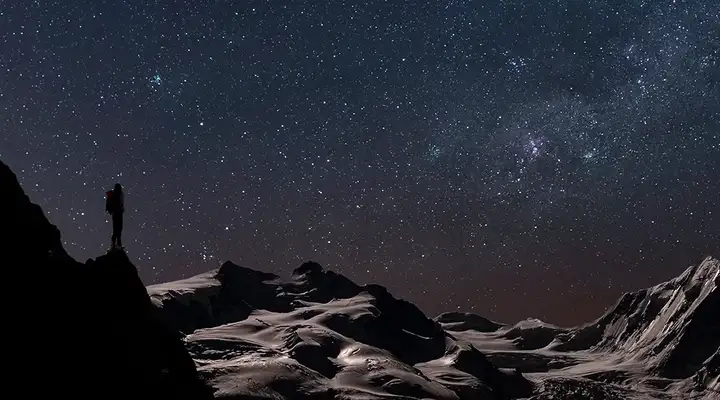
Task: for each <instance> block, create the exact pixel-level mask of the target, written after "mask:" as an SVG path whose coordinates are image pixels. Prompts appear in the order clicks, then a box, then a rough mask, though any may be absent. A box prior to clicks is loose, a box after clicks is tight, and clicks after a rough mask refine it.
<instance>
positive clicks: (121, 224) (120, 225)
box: [117, 213, 123, 247]
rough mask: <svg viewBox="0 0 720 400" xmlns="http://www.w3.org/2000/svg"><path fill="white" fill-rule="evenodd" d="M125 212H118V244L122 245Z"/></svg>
mask: <svg viewBox="0 0 720 400" xmlns="http://www.w3.org/2000/svg"><path fill="white" fill-rule="evenodd" d="M122 230H123V213H118V230H117V245H118V247H122Z"/></svg>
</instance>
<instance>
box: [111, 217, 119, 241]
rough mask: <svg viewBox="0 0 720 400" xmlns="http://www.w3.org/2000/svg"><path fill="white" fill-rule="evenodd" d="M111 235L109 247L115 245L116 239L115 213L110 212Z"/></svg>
mask: <svg viewBox="0 0 720 400" xmlns="http://www.w3.org/2000/svg"><path fill="white" fill-rule="evenodd" d="M111 216H112V237H111V239H110V240H112V244H111V245H110V247H111V248H114V247H115V242H116V241H117V219H116V218H115V215H114V214H112V215H111Z"/></svg>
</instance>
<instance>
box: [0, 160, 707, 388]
mask: <svg viewBox="0 0 720 400" xmlns="http://www.w3.org/2000/svg"><path fill="white" fill-rule="evenodd" d="M0 187H2V189H3V190H2V192H0V221H2V223H1V224H0V237H2V238H3V240H2V241H0V246H1V247H0V251H1V252H2V254H3V256H4V262H5V264H3V265H5V266H7V267H8V268H6V269H5V270H6V282H9V283H10V285H8V288H6V291H5V293H8V295H7V296H6V299H5V302H4V303H3V304H5V305H7V307H6V309H5V315H6V321H7V322H6V328H5V329H4V330H3V331H2V332H3V339H4V342H5V343H7V344H9V346H7V348H6V358H5V359H6V360H7V362H8V366H9V368H8V372H6V373H5V374H4V378H5V381H4V383H5V387H6V389H7V391H8V392H15V393H27V394H28V396H30V395H32V396H33V397H39V398H50V397H53V398H55V397H67V396H71V397H73V398H81V399H82V398H97V397H113V398H116V397H117V398H161V399H162V398H167V399H204V398H212V397H215V398H226V399H230V398H232V399H453V400H454V399H515V398H517V399H531V400H549V399H557V400H561V399H641V398H642V399H704V400H711V399H712V400H717V399H720V383H719V376H720V350H719V349H720V325H719V323H720V292H718V289H717V288H718V284H719V283H720V278H719V277H718V276H719V274H720V261H718V260H717V259H714V258H710V257H708V258H706V259H705V260H704V261H702V262H701V263H699V264H698V265H696V266H693V267H690V268H688V269H687V270H686V271H685V272H684V273H683V274H681V275H680V276H678V277H677V278H675V279H672V280H670V281H668V282H665V283H662V284H659V285H656V286H654V287H651V288H648V289H645V290H641V291H638V292H634V293H628V294H625V295H624V296H622V298H621V299H620V300H619V301H618V302H617V303H616V304H615V305H614V306H613V307H611V308H610V309H609V310H608V312H606V313H605V314H604V315H603V316H601V317H600V318H598V319H597V320H596V321H593V322H591V323H589V324H586V325H584V326H581V327H577V328H572V329H567V328H561V327H557V326H554V325H551V324H547V323H544V322H543V321H539V320H536V319H528V320H526V321H521V322H519V323H517V324H514V325H504V324H500V323H497V322H494V321H490V320H488V319H486V318H483V317H481V316H478V315H474V314H467V313H458V312H452V313H445V314H441V315H440V316H438V317H436V318H435V319H430V318H428V317H427V316H426V315H424V314H423V313H422V312H421V311H420V310H419V309H418V308H417V307H415V306H414V305H413V304H411V303H409V302H406V301H404V300H401V299H398V298H396V297H394V296H393V295H392V294H390V293H389V292H388V291H387V290H386V289H385V288H383V287H381V286H378V285H364V286H360V285H357V284H355V283H353V282H352V281H350V280H349V279H347V278H346V277H344V276H342V275H339V274H336V273H334V272H332V271H327V270H324V269H323V268H322V267H321V266H320V265H318V264H317V263H314V262H307V263H305V264H303V265H301V266H300V267H299V268H297V269H296V270H295V271H293V273H292V274H291V275H290V276H288V277H280V276H277V275H274V274H269V273H265V272H259V271H255V270H252V269H248V268H244V267H241V266H238V265H235V264H233V263H230V262H226V263H225V264H223V265H222V266H221V267H220V268H219V269H217V270H214V271H210V272H207V273H205V274H201V275H198V276H195V277H192V278H189V279H185V280H181V281H176V282H169V283H165V284H161V285H153V286H149V287H145V286H144V285H143V283H142V282H141V280H140V279H139V277H138V274H137V270H136V268H135V266H134V265H133V264H132V262H131V260H130V259H129V258H128V256H127V255H126V254H125V253H123V252H122V251H115V252H111V253H108V254H106V255H103V256H100V257H98V258H96V259H91V260H88V261H87V262H85V263H80V262H77V261H75V260H74V259H72V258H71V257H70V256H69V255H68V254H67V253H66V252H65V251H64V249H63V248H62V244H61V243H62V242H61V240H60V232H59V231H58V229H57V228H56V227H55V226H53V225H52V224H50V223H49V222H48V220H47V218H46V217H45V215H44V213H43V211H42V210H41V209H40V207H38V206H37V205H35V204H33V203H32V202H30V200H29V199H28V197H27V196H26V195H25V193H24V192H23V190H22V188H21V186H20V184H19V183H18V181H17V179H16V177H15V175H14V174H13V173H12V171H10V169H9V168H8V167H7V166H6V165H5V164H2V163H1V162H0Z"/></svg>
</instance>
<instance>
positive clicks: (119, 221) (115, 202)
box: [105, 183, 125, 248]
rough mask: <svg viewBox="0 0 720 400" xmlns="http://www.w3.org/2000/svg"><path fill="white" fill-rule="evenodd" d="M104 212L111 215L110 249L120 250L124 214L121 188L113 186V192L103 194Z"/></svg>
mask: <svg viewBox="0 0 720 400" xmlns="http://www.w3.org/2000/svg"><path fill="white" fill-rule="evenodd" d="M105 195H106V198H105V211H107V212H108V213H109V214H110V215H112V224H113V233H112V247H111V248H122V228H123V213H124V212H125V199H124V198H123V191H122V186H120V184H119V183H116V184H115V187H114V188H113V190H110V191H108V192H106V193H105Z"/></svg>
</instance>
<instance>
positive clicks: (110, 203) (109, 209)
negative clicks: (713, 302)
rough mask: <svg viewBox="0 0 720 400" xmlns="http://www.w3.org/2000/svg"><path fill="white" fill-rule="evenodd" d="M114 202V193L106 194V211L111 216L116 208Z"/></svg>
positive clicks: (109, 191) (110, 191)
mask: <svg viewBox="0 0 720 400" xmlns="http://www.w3.org/2000/svg"><path fill="white" fill-rule="evenodd" d="M113 200H114V199H113V191H112V190H108V191H107V192H105V211H107V212H109V213H110V214H112V212H113V209H114V208H115V204H113V203H115V202H114V201H113Z"/></svg>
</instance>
